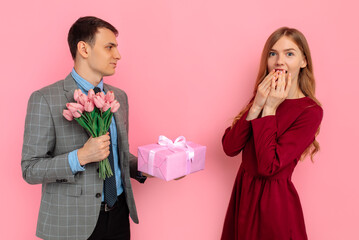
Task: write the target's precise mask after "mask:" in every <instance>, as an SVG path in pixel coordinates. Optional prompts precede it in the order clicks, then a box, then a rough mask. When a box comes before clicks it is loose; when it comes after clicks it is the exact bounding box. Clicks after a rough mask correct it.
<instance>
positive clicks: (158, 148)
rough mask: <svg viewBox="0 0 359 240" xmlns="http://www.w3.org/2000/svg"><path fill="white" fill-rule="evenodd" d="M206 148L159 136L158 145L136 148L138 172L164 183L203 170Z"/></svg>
mask: <svg viewBox="0 0 359 240" xmlns="http://www.w3.org/2000/svg"><path fill="white" fill-rule="evenodd" d="M205 154H206V147H205V146H202V145H199V144H196V143H193V142H187V141H186V139H185V137H183V136H181V137H178V138H177V139H176V140H175V141H174V142H173V141H172V140H170V139H168V138H167V137H165V136H162V135H161V136H159V139H158V144H149V145H145V146H140V147H138V170H139V171H141V172H143V173H145V174H148V175H150V176H155V177H158V178H161V179H164V180H166V181H170V180H173V179H180V178H182V177H183V176H185V175H188V174H190V173H193V172H197V171H199V170H203V169H204V163H205Z"/></svg>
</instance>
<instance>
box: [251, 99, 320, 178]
mask: <svg viewBox="0 0 359 240" xmlns="http://www.w3.org/2000/svg"><path fill="white" fill-rule="evenodd" d="M322 118H323V110H322V108H321V107H320V106H318V105H315V106H313V107H308V108H306V109H305V110H304V111H303V113H302V114H301V115H300V116H299V117H298V118H297V119H296V120H295V122H294V123H293V124H292V125H291V126H290V127H289V129H287V130H286V131H285V132H284V133H283V134H282V135H281V136H279V137H278V136H277V121H276V116H266V117H263V118H258V119H254V120H252V121H251V125H252V129H253V138H254V146H255V151H256V157H257V163H258V172H259V174H261V175H263V176H271V175H274V174H276V173H277V172H278V171H280V170H281V169H282V168H284V167H285V166H287V165H288V164H290V163H292V162H293V161H295V160H297V159H299V158H300V156H301V155H302V153H303V152H304V150H305V149H306V148H307V147H308V146H309V145H310V144H311V143H312V142H313V141H314V139H315V133H316V131H317V129H318V127H319V125H320V123H321V121H322Z"/></svg>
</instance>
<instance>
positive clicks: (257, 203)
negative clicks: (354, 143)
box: [222, 27, 323, 240]
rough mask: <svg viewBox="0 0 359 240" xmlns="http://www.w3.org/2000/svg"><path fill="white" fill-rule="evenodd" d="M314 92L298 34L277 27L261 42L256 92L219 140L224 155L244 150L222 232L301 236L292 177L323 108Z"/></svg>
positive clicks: (253, 239) (251, 239)
mask: <svg viewBox="0 0 359 240" xmlns="http://www.w3.org/2000/svg"><path fill="white" fill-rule="evenodd" d="M314 91H315V81H314V76H313V65H312V59H311V56H310V51H309V47H308V43H307V41H306V39H305V37H304V35H303V34H302V33H301V32H299V31H298V30H296V29H292V28H287V27H283V28H280V29H278V30H276V31H275V32H274V33H272V35H271V36H270V37H269V38H268V40H267V42H266V44H265V46H264V49H263V52H262V57H261V62H260V67H259V73H258V77H257V82H256V85H255V89H254V96H253V98H252V99H251V101H250V102H249V104H248V105H247V106H246V107H245V108H244V109H243V110H242V111H241V112H240V113H239V114H238V116H236V117H235V119H234V121H233V124H232V126H231V127H229V128H228V129H227V130H226V131H225V133H224V136H223V139H222V144H223V149H224V152H225V153H226V154H227V155H228V156H236V155H238V154H239V153H240V152H241V151H242V150H243V153H242V164H241V166H240V169H239V171H238V175H237V178H236V181H235V184H234V188H233V192H232V196H231V200H230V203H229V206H228V210H227V214H226V218H225V222H224V227H223V233H222V239H225V240H227V239H240V240H246V239H248V240H267V239H268V240H272V239H273V240H282V239H283V240H284V239H285V240H287V239H288V240H289V239H307V234H306V230H305V225H304V217H303V213H302V208H301V204H300V201H299V197H298V194H297V191H296V190H295V188H294V185H293V183H292V181H291V176H292V173H293V170H294V167H295V166H296V165H297V162H298V160H300V159H303V158H304V157H305V156H306V155H307V154H310V155H311V158H312V159H313V155H314V154H315V153H316V152H317V151H318V150H319V144H318V142H316V140H315V137H316V135H317V134H318V133H319V125H320V123H321V120H322V117H323V110H322V108H321V107H320V103H319V102H318V100H317V99H316V98H315V95H314Z"/></svg>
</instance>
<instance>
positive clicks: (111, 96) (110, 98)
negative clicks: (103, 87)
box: [105, 91, 115, 103]
mask: <svg viewBox="0 0 359 240" xmlns="http://www.w3.org/2000/svg"><path fill="white" fill-rule="evenodd" d="M105 100H106V101H108V102H110V103H112V102H113V100H115V94H114V93H113V91H108V92H107V93H106V96H105Z"/></svg>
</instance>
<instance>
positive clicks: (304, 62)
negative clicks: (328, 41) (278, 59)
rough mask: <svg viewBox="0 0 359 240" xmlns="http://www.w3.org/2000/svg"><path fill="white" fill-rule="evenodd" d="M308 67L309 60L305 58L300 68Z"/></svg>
mask: <svg viewBox="0 0 359 240" xmlns="http://www.w3.org/2000/svg"><path fill="white" fill-rule="evenodd" d="M306 66H307V59H306V58H305V57H303V59H302V64H301V65H300V68H305V67H306Z"/></svg>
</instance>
